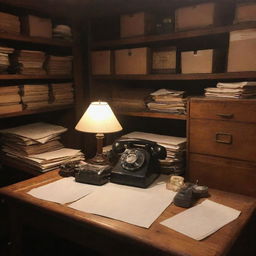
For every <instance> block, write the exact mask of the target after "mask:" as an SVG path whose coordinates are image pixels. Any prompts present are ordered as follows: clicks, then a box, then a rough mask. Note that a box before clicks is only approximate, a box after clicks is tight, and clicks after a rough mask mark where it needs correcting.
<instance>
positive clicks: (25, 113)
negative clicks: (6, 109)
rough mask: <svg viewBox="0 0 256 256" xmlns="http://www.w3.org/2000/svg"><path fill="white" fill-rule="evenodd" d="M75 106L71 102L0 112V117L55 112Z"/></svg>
mask: <svg viewBox="0 0 256 256" xmlns="http://www.w3.org/2000/svg"><path fill="white" fill-rule="evenodd" d="M73 107H74V105H72V104H71V105H63V106H53V107H48V108H42V109H38V110H23V111H19V112H13V113H6V114H0V119H1V118H6V117H14V116H25V115H33V114H38V113H46V112H54V111H58V110H65V109H71V108H73Z"/></svg>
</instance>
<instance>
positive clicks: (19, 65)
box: [12, 50, 46, 75]
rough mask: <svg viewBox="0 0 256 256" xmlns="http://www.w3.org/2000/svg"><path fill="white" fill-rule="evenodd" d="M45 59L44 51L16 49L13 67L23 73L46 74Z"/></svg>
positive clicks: (17, 71)
mask: <svg viewBox="0 0 256 256" xmlns="http://www.w3.org/2000/svg"><path fill="white" fill-rule="evenodd" d="M44 61H45V53H44V52H42V51H30V50H16V51H15V52H14V54H13V56H12V69H13V71H14V72H15V73H19V74H23V75H45V74H46V72H45V70H44V68H43V64H44Z"/></svg>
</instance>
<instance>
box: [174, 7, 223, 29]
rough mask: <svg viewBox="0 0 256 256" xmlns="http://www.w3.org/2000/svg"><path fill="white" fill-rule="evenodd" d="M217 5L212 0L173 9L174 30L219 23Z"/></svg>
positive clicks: (204, 26)
mask: <svg viewBox="0 0 256 256" xmlns="http://www.w3.org/2000/svg"><path fill="white" fill-rule="evenodd" d="M218 7H219V5H217V4H216V3H213V2H209V3H203V4H198V5H193V6H187V7H181V8H178V9H176V10H175V30H176V31H180V30H190V29H197V28H206V27H210V26H213V25H216V24H217V22H218V23H221V21H222V19H221V17H220V15H219V14H220V10H219V8H218Z"/></svg>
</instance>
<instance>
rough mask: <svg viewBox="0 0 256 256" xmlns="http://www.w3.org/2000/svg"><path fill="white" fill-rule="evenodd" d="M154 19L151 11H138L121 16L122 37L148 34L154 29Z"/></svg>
mask: <svg viewBox="0 0 256 256" xmlns="http://www.w3.org/2000/svg"><path fill="white" fill-rule="evenodd" d="M152 28H153V19H152V15H151V14H150V13H146V12H138V13H134V14H125V15H121V16H120V37H121V38H125V37H133V36H141V35H146V34H148V33H150V32H151V31H152Z"/></svg>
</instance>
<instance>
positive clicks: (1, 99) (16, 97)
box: [0, 85, 22, 114]
mask: <svg viewBox="0 0 256 256" xmlns="http://www.w3.org/2000/svg"><path fill="white" fill-rule="evenodd" d="M19 91H20V89H19V86H17V85H15V86H0V114H6V113H13V112H19V111H22V105H21V104H20V103H21V99H20V94H19Z"/></svg>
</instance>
